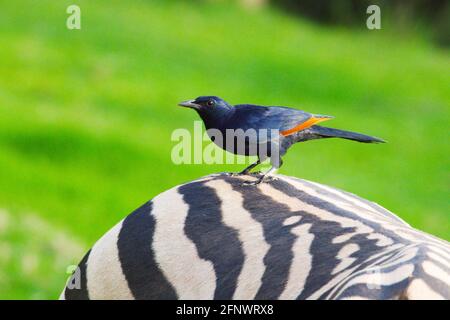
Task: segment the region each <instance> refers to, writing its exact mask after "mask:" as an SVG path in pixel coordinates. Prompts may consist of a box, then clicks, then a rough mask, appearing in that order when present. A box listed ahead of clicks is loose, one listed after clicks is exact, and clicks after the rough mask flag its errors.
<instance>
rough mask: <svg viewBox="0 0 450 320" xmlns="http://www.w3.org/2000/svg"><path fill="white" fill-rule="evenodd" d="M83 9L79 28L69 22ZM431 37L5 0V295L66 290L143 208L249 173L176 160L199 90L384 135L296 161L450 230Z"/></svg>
mask: <svg viewBox="0 0 450 320" xmlns="http://www.w3.org/2000/svg"><path fill="white" fill-rule="evenodd" d="M73 3H76V4H78V5H79V6H80V7H81V11H82V29H81V30H73V31H70V30H68V29H67V28H66V25H65V23H66V18H67V16H68V15H67V14H66V12H65V11H66V8H67V6H68V5H70V4H73ZM420 34H421V33H420V32H411V33H409V34H405V33H402V34H397V33H396V32H395V31H394V30H390V28H389V24H388V23H386V24H383V29H382V30H380V31H369V30H367V29H366V27H365V16H363V17H362V22H361V26H360V28H355V29H352V30H346V29H341V28H336V27H334V28H330V27H324V26H318V25H315V24H313V23H310V22H306V21H303V20H301V19H300V20H299V19H297V18H295V17H289V16H286V15H285V14H282V13H280V12H277V11H276V10H274V9H271V8H262V9H259V10H248V9H245V8H242V7H240V6H237V5H230V4H227V3H223V2H219V3H202V2H195V5H194V4H193V3H192V2H190V3H185V2H182V1H118V0H110V1H95V2H94V1H85V0H82V1H65V0H64V1H51V0H48V1H46V0H43V1H25V0H20V1H4V2H2V4H1V10H0V208H2V209H1V210H3V211H1V210H0V298H36V299H38V298H57V297H58V295H59V293H60V291H61V289H62V288H63V286H64V282H65V279H66V277H67V274H66V273H65V271H66V267H67V265H69V264H76V263H77V262H78V261H79V260H80V258H81V255H82V254H83V252H84V251H86V250H87V249H88V248H89V247H91V245H92V244H93V242H94V241H95V240H96V239H98V238H99V237H100V236H101V235H102V234H103V233H104V232H105V231H107V230H108V229H109V228H110V227H112V226H113V225H114V224H115V223H117V222H118V221H119V220H120V219H122V218H123V217H124V216H126V215H127V214H128V213H130V212H131V211H132V210H133V209H135V208H136V207H138V206H139V205H140V204H142V203H143V202H145V201H147V200H149V199H150V198H152V197H153V196H155V195H157V194H158V193H160V192H162V191H164V190H166V189H167V188H170V187H172V186H174V185H176V184H180V183H183V182H186V181H189V180H191V179H195V178H198V177H200V176H202V175H206V174H209V173H213V172H218V171H225V170H234V171H236V170H239V169H241V168H242V165H241V166H238V165H234V166H231V165H214V166H208V165H180V166H177V165H174V164H173V163H172V161H171V158H170V152H171V149H172V147H173V146H174V145H175V143H174V142H172V141H171V140H170V136H171V133H172V131H173V130H174V129H176V128H188V129H190V130H192V127H193V120H197V115H196V114H195V113H194V112H192V111H190V110H185V109H181V108H178V107H176V104H177V102H179V101H180V100H184V99H189V98H195V97H196V96H198V95H210V94H213V95H219V96H221V97H223V98H226V99H227V100H228V101H229V102H231V103H246V102H251V103H259V104H266V105H270V104H275V105H287V106H293V107H296V108H299V109H303V110H307V111H310V112H315V113H321V114H330V115H334V116H335V117H336V118H335V119H334V120H333V121H330V122H328V123H327V125H329V126H333V127H338V128H344V129H349V130H355V131H359V132H363V133H367V134H372V135H376V136H380V137H383V138H384V139H386V140H388V141H389V143H388V144H384V145H364V144H357V143H352V142H348V141H339V140H324V141H312V142H310V143H305V144H300V145H296V146H295V147H293V148H292V149H291V150H290V152H289V154H288V155H287V156H286V157H285V159H284V160H285V161H284V163H285V165H284V166H283V168H282V169H281V170H280V172H281V173H283V174H288V175H293V176H298V177H302V178H306V179H310V180H313V181H317V182H321V183H325V184H328V185H331V186H335V187H339V188H342V189H344V190H347V191H350V192H353V193H356V194H358V195H360V196H362V197H366V198H368V199H370V200H373V201H375V202H377V203H379V204H381V205H383V206H385V207H386V208H388V209H390V210H391V211H393V212H395V213H397V214H398V215H399V216H400V217H402V218H403V219H405V220H406V221H407V222H409V223H410V224H411V225H412V226H414V227H417V228H419V229H422V230H425V231H427V232H430V233H432V234H434V235H437V236H439V237H442V238H445V239H447V240H449V239H450V232H449V231H450V213H449V165H450V163H449V157H448V155H449V139H448V138H449V136H448V134H449V133H448V129H449V128H448V124H449V102H450V91H449V87H450V78H449V75H450V59H449V52H448V50H446V49H442V48H441V49H438V48H436V47H434V46H433V45H432V44H431V43H429V42H428V41H427V40H426V39H425V38H423V37H421V36H420ZM2 212H3V214H2Z"/></svg>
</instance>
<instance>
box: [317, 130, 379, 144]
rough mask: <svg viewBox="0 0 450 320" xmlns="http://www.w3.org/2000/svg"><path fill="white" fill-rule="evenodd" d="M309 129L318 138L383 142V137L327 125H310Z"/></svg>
mask: <svg viewBox="0 0 450 320" xmlns="http://www.w3.org/2000/svg"><path fill="white" fill-rule="evenodd" d="M309 129H310V132H311V134H313V135H315V136H318V138H319V137H320V138H342V139H348V140H353V141H358V142H364V143H384V142H386V141H384V140H383V139H380V138H377V137H371V136H367V135H365V134H361V133H356V132H351V131H345V130H339V129H334V128H327V127H321V126H312V127H311V128H309Z"/></svg>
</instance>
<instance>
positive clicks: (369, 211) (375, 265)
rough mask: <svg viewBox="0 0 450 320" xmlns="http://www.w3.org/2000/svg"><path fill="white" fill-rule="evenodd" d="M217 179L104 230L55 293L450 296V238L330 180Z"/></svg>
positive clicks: (165, 196) (183, 189)
mask: <svg viewBox="0 0 450 320" xmlns="http://www.w3.org/2000/svg"><path fill="white" fill-rule="evenodd" d="M277 177H278V179H276V180H274V181H270V182H267V183H263V184H261V185H259V186H257V187H252V186H243V185H242V181H243V179H251V177H229V176H225V175H213V176H208V177H205V178H203V179H199V180H196V181H194V182H191V183H187V184H184V185H181V186H178V187H175V188H173V189H170V190H168V191H166V192H164V193H162V194H160V195H158V196H157V197H155V198H154V199H153V200H152V201H150V202H148V203H146V204H144V205H143V206H142V207H141V208H139V209H137V210H136V211H135V212H133V213H132V214H130V215H129V216H128V217H127V218H125V219H124V220H123V221H121V222H120V223H119V224H117V225H116V226H115V227H114V228H112V229H111V230H110V231H109V232H107V233H106V234H105V235H104V236H103V237H102V238H101V239H100V240H99V241H98V242H97V243H96V244H95V245H94V246H93V248H92V249H91V250H90V252H89V253H88V254H86V256H85V257H84V258H83V260H82V261H81V262H80V271H81V275H82V279H81V284H82V288H81V289H69V288H66V289H65V291H64V292H63V294H62V295H61V298H62V299H449V298H450V246H449V243H448V242H446V241H444V240H440V239H438V238H435V237H433V236H431V235H428V234H425V233H423V232H420V231H418V230H415V229H413V228H411V227H410V226H409V225H408V224H406V223H405V222H404V221H403V220H401V219H400V218H399V217H397V216H396V215H395V214H393V213H392V212H390V211H388V210H386V209H384V208H382V207H381V206H379V205H377V204H375V203H372V202H370V201H368V200H365V199H362V198H359V197H357V196H355V195H353V194H350V193H347V192H343V191H340V190H337V189H334V188H331V187H328V186H324V185H320V184H317V183H313V182H309V181H304V180H301V179H296V178H292V177H287V176H282V175H278V176H277Z"/></svg>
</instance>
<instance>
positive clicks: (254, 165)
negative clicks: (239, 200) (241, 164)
mask: <svg viewBox="0 0 450 320" xmlns="http://www.w3.org/2000/svg"><path fill="white" fill-rule="evenodd" d="M260 163H261V159H259V158H258V160H257V161H256V162H255V163H252V164H251V165H249V166H248V167H247V168H245V169H244V170H242V171H241V172H237V173H232V174H231V175H232V176H242V175H246V174H248V173H249V172H250V170H252V169H253V168H254V167H256V166H257V165H258V164H260Z"/></svg>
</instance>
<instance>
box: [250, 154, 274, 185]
mask: <svg viewBox="0 0 450 320" xmlns="http://www.w3.org/2000/svg"><path fill="white" fill-rule="evenodd" d="M271 160H272V159H271ZM271 163H272V168H270V169H269V170H268V171H267V172H266V173H264V174H263V175H262V176H261V177H259V178H258V180H256V181H245V182H244V185H247V186H256V185H258V184H260V183H261V182H263V181H266V180H268V179H275V178H274V177H273V176H272V175H273V173H274V172H275V171H276V170H278V169H279V168H280V167H281V165H282V164H283V160H281V157H280V158H278V159H277V161H271Z"/></svg>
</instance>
